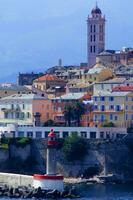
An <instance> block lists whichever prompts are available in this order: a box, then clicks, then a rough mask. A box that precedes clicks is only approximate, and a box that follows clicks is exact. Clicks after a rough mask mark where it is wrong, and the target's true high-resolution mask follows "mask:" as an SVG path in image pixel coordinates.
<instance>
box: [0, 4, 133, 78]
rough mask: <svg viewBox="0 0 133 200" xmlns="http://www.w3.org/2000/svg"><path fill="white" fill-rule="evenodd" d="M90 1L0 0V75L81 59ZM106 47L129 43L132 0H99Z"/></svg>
mask: <svg viewBox="0 0 133 200" xmlns="http://www.w3.org/2000/svg"><path fill="white" fill-rule="evenodd" d="M95 2H96V1H95V0H0V69H1V70H0V72H1V73H0V78H1V77H3V76H7V75H10V74H13V73H17V72H18V71H21V72H22V71H23V72H28V71H38V70H39V71H41V70H42V71H43V70H45V69H46V68H48V67H50V66H53V65H56V64H57V62H58V59H59V58H62V59H63V63H64V64H65V65H67V64H68V65H71V64H79V63H80V62H86V19H87V15H88V14H89V13H90V11H91V9H92V8H93V7H94V6H95ZM98 5H99V7H100V8H101V10H102V12H103V14H105V15H106V20H107V22H106V49H120V48H122V47H124V46H127V47H129V46H130V47H131V46H133V44H132V43H133V20H132V19H133V0H126V1H124V0H99V1H98Z"/></svg>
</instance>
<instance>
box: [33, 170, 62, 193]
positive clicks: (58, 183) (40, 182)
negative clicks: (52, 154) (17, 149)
mask: <svg viewBox="0 0 133 200" xmlns="http://www.w3.org/2000/svg"><path fill="white" fill-rule="evenodd" d="M63 179H64V177H63V176H60V175H53V176H52V175H47V174H45V175H39V174H35V175H34V176H33V186H34V188H38V187H41V188H42V189H45V190H54V189H56V190H58V191H63V190H64V182H63Z"/></svg>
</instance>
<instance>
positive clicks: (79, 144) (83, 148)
mask: <svg viewBox="0 0 133 200" xmlns="http://www.w3.org/2000/svg"><path fill="white" fill-rule="evenodd" d="M63 153H64V157H65V159H66V160H67V161H70V162H72V161H78V160H83V159H84V157H85V156H86V154H87V141H86V140H85V139H84V138H82V137H79V136H77V134H75V133H72V134H71V136H69V137H67V138H66V139H65V140H64V144H63Z"/></svg>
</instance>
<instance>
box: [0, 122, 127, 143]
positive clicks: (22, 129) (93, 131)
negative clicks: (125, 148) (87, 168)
mask: <svg viewBox="0 0 133 200" xmlns="http://www.w3.org/2000/svg"><path fill="white" fill-rule="evenodd" d="M51 128H52V129H53V130H54V132H55V133H56V134H57V135H58V137H60V138H65V137H67V136H69V135H71V133H72V132H75V133H77V134H78V135H79V136H82V137H84V138H87V139H100V138H101V139H104V138H105V139H106V138H108V139H116V138H121V137H123V136H125V135H127V129H126V128H98V127H35V126H33V125H17V124H5V125H4V124H1V125H0V135H2V134H4V135H5V136H6V137H30V138H34V139H40V138H47V136H48V133H49V132H50V130H51Z"/></svg>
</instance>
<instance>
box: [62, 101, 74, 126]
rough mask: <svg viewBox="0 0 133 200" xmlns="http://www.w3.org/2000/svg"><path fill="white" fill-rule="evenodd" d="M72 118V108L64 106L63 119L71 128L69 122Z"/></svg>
mask: <svg viewBox="0 0 133 200" xmlns="http://www.w3.org/2000/svg"><path fill="white" fill-rule="evenodd" d="M73 117H74V113H73V106H72V105H71V104H67V105H65V107H64V118H65V121H66V124H67V123H68V126H71V121H72V119H73Z"/></svg>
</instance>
